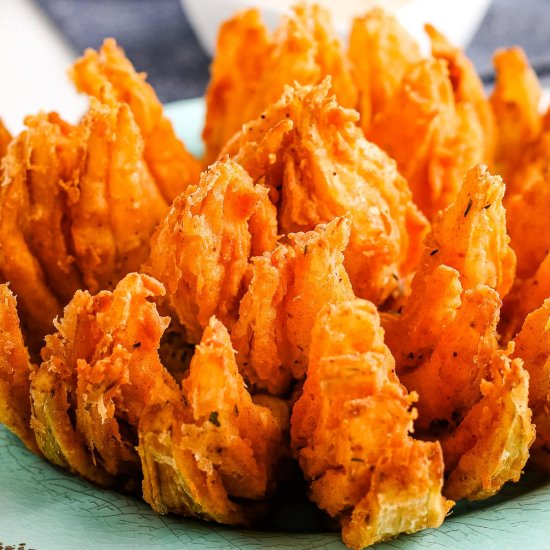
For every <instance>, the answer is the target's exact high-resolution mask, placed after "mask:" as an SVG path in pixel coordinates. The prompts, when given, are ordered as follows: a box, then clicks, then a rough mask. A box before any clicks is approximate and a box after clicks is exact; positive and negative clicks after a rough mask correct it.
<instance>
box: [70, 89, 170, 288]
mask: <svg viewBox="0 0 550 550" xmlns="http://www.w3.org/2000/svg"><path fill="white" fill-rule="evenodd" d="M104 101H105V102H104V103H100V102H99V101H98V100H95V99H94V98H92V100H91V106H90V110H89V112H88V114H87V115H86V117H85V118H84V120H83V122H82V126H83V133H84V140H85V152H84V155H83V158H82V161H81V163H80V165H79V170H78V179H77V180H76V181H75V183H74V185H73V186H71V187H70V189H69V201H68V209H69V213H70V219H71V237H72V241H73V243H74V254H75V256H76V261H77V264H78V265H79V266H80V269H81V271H82V273H83V277H84V282H85V287H86V288H88V289H89V290H90V291H91V292H98V291H99V290H101V289H111V288H113V287H114V285H115V284H116V283H117V282H118V281H119V280H120V279H121V278H122V277H123V276H124V275H125V274H126V273H130V272H132V271H136V270H137V269H139V267H140V265H141V264H142V263H143V262H144V261H145V260H146V259H147V257H148V255H149V239H150V237H151V235H152V234H153V232H154V230H155V228H156V225H157V223H158V221H159V220H160V219H161V217H162V216H163V215H164V214H165V213H166V211H167V210H168V205H167V203H166V201H165V200H164V198H163V197H162V195H161V193H160V191H159V189H158V187H157V186H156V184H155V182H154V180H153V178H152V177H151V175H150V173H149V170H148V169H147V165H146V164H145V162H144V160H143V140H142V139H141V136H140V134H139V129H138V127H137V125H136V123H135V121H134V118H133V116H132V112H131V110H130V108H129V107H128V105H126V104H123V103H117V102H116V101H114V100H113V99H112V98H111V97H110V95H106V96H105V98H104Z"/></svg>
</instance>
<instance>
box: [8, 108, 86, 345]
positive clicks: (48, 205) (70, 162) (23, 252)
mask: <svg viewBox="0 0 550 550" xmlns="http://www.w3.org/2000/svg"><path fill="white" fill-rule="evenodd" d="M27 123H28V125H29V127H28V129H27V130H25V131H24V132H22V133H21V134H20V135H19V136H17V137H16V138H15V139H14V140H13V142H12V144H11V145H10V148H9V150H8V153H7V155H6V156H5V157H4V161H3V162H4V173H3V180H2V186H1V188H0V274H1V278H2V280H3V281H9V282H10V283H11V288H12V289H13V291H14V293H15V294H16V295H17V296H18V300H19V308H20V315H21V320H22V323H23V327H24V330H25V334H26V337H27V338H28V340H27V343H28V345H29V346H30V347H31V348H32V351H33V352H34V353H38V351H39V349H40V347H41V340H42V338H43V336H44V335H45V334H47V333H48V332H50V331H51V330H53V324H52V321H53V319H54V317H55V316H56V315H58V314H59V313H60V312H61V309H62V307H63V304H64V302H65V301H66V300H69V299H70V297H71V296H72V295H73V294H74V292H75V290H77V289H78V288H80V287H81V285H82V278H81V275H80V271H79V269H78V267H77V266H76V265H75V263H74V257H73V256H72V251H71V249H70V242H69V237H68V231H67V223H68V219H67V208H66V194H65V191H64V186H65V185H67V184H68V182H69V181H70V180H71V178H72V177H73V172H74V169H75V166H76V162H77V160H78V156H79V147H80V144H79V141H78V139H77V137H76V132H77V130H76V129H75V128H73V127H70V126H69V125H67V124H66V123H64V122H63V121H61V120H60V119H59V117H58V116H57V115H56V114H50V115H45V114H43V115H39V116H36V117H32V118H29V119H27Z"/></svg>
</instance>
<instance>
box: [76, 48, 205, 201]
mask: <svg viewBox="0 0 550 550" xmlns="http://www.w3.org/2000/svg"><path fill="white" fill-rule="evenodd" d="M70 76H71V78H72V80H73V82H74V83H75V85H76V87H77V89H78V90H79V91H80V92H84V93H86V94H88V95H89V96H92V97H96V98H99V99H100V98H101V96H102V94H103V92H104V89H105V87H106V86H109V85H110V86H111V87H112V92H113V94H114V97H115V98H116V100H117V101H119V102H121V103H125V104H127V105H128V106H129V108H130V109H131V111H132V114H133V116H134V118H135V121H136V123H137V125H138V126H139V129H140V131H141V136H142V138H143V141H144V144H145V150H144V157H145V161H146V163H147V166H148V168H149V170H150V171H151V174H152V176H153V178H154V180H155V182H156V184H157V185H158V187H159V189H160V191H161V193H162V195H163V197H164V199H165V200H166V201H167V202H168V203H170V202H172V201H173V200H174V199H175V198H176V197H177V196H178V195H179V194H180V193H181V192H182V191H184V190H185V189H186V187H187V186H188V185H189V184H195V183H196V181H197V179H198V176H199V171H200V166H199V163H198V161H197V160H196V159H195V158H193V156H192V155H191V154H190V153H189V152H188V151H187V149H186V148H185V146H184V144H183V143H182V142H181V141H180V140H179V139H178V138H177V137H176V134H175V132H174V128H173V127H172V123H171V122H170V121H169V120H168V119H167V118H166V117H165V116H164V114H163V108H162V104H161V103H160V101H159V99H158V97H157V95H156V93H155V91H154V90H153V88H152V87H151V85H150V84H148V83H147V82H146V81H145V74H143V73H137V72H136V71H135V69H134V67H133V65H132V64H131V63H130V61H129V60H128V59H127V58H126V57H125V55H124V51H123V50H122V49H121V48H120V47H118V45H117V43H116V42H115V40H114V39H112V38H109V39H107V40H105V42H104V43H103V45H102V47H101V48H100V49H99V51H97V52H96V51H94V50H92V49H88V50H86V52H85V54H84V56H83V57H81V58H80V59H79V60H77V61H76V63H75V64H74V65H73V67H72V69H71V71H70Z"/></svg>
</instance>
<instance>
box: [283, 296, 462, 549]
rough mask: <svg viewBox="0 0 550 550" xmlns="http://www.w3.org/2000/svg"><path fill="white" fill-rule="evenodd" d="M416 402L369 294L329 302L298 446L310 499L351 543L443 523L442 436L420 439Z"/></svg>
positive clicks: (316, 337)
mask: <svg viewBox="0 0 550 550" xmlns="http://www.w3.org/2000/svg"><path fill="white" fill-rule="evenodd" d="M414 400H415V396H414V395H409V394H408V393H407V391H406V390H405V388H404V387H403V386H402V385H401V384H400V383H399V381H398V379H397V377H396V376H395V373H394V361H393V358H392V356H391V353H390V351H389V349H388V348H387V347H386V346H385V344H384V332H383V330H382V329H381V327H380V320H379V317H378V312H377V311H376V308H375V306H374V305H373V304H371V303H369V302H367V301H364V300H355V301H349V302H343V303H341V304H338V305H332V306H327V307H325V308H324V309H323V310H322V311H321V313H320V314H319V316H318V317H317V320H316V322H315V325H314V328H313V335H312V343H311V352H310V364H309V369H308V373H307V379H306V382H305V384H304V388H303V393H302V396H301V397H300V399H299V400H298V402H297V403H296V405H295V407H294V410H293V413H292V431H291V435H292V446H293V449H294V452H295V453H296V455H297V457H298V459H299V462H300V466H301V467H302V470H303V471H304V474H305V476H306V479H307V480H309V481H310V496H311V498H312V499H313V500H314V501H315V502H316V503H317V504H318V505H319V506H320V507H321V508H322V509H324V510H326V511H327V512H328V513H329V514H330V515H331V516H334V517H337V518H338V519H339V521H340V522H341V524H342V537H343V540H344V542H345V543H346V544H347V545H348V546H350V547H351V548H357V549H359V548H363V547H365V546H369V545H371V544H374V543H376V542H380V541H383V540H386V539H390V538H393V537H395V536H397V535H398V534H399V533H402V532H415V531H419V530H421V529H425V528H427V527H438V526H439V525H440V524H441V523H442V522H443V519H444V518H445V515H446V514H447V512H448V510H449V508H450V507H451V506H452V504H453V503H452V502H451V501H447V500H446V499H445V498H444V497H443V496H442V495H441V488H442V484H443V458H442V454H441V448H440V446H439V444H438V443H431V442H422V441H418V440H415V439H413V438H412V437H411V432H412V430H413V421H414V419H415V417H416V412H415V410H414V409H411V406H412V403H413V402H414Z"/></svg>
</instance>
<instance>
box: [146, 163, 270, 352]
mask: <svg viewBox="0 0 550 550" xmlns="http://www.w3.org/2000/svg"><path fill="white" fill-rule="evenodd" d="M276 238H277V222H276V215H275V209H274V207H273V206H272V205H271V203H270V202H269V199H268V197H267V189H266V188H265V187H263V186H262V185H254V184H253V182H252V180H251V178H250V176H249V175H248V174H247V173H246V172H245V170H243V168H242V167H241V166H239V165H238V164H236V163H235V162H233V161H231V160H229V159H228V158H225V157H224V158H221V159H220V160H219V161H217V162H216V163H214V164H213V165H212V166H211V167H210V168H209V169H208V170H207V171H206V172H204V173H203V174H202V175H201V179H200V182H199V185H198V186H196V187H190V188H189V189H188V190H187V191H186V192H185V193H184V194H182V195H181V196H180V197H178V198H177V199H176V200H175V201H174V204H173V205H172V207H171V209H170V211H169V212H168V214H167V216H166V217H165V218H164V219H163V220H162V221H161V223H160V224H159V226H158V228H157V230H156V232H155V234H154V236H153V238H152V240H151V255H150V257H149V259H148V260H147V262H146V264H145V265H144V267H143V269H144V270H145V272H147V273H149V274H151V275H152V276H154V277H157V278H158V279H159V280H160V281H162V283H163V284H164V285H165V286H166V290H167V300H166V302H167V304H168V306H169V308H170V310H171V311H172V312H173V313H174V315H175V316H176V317H177V319H178V320H179V322H180V323H181V325H182V326H183V328H184V329H185V331H186V338H187V341H188V342H192V343H197V342H198V341H199V340H200V338H201V335H202V331H203V330H204V328H205V327H206V326H207V324H208V321H209V319H210V317H211V316H212V315H216V316H217V317H219V319H220V320H221V321H222V322H223V323H224V324H226V325H227V326H228V328H230V329H231V327H232V326H233V324H234V322H235V320H236V316H237V311H238V307H239V301H240V299H241V297H242V296H243V294H244V292H245V290H246V289H245V285H244V275H245V272H246V270H247V268H248V260H249V258H250V255H251V254H252V253H253V252H254V253H257V254H260V253H263V252H264V251H266V250H270V249H272V248H273V247H274V246H275V242H276ZM264 247H265V248H264Z"/></svg>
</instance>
